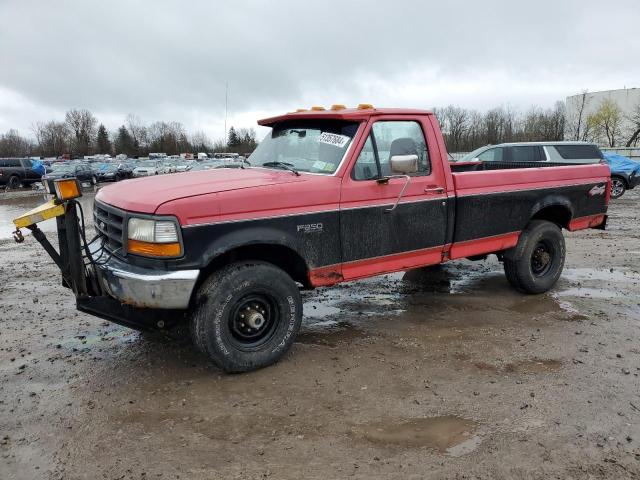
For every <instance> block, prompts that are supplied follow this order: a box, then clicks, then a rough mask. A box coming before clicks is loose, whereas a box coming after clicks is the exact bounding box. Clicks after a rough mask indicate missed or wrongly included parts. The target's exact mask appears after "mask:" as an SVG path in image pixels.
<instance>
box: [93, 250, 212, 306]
mask: <svg viewBox="0 0 640 480" xmlns="http://www.w3.org/2000/svg"><path fill="white" fill-rule="evenodd" d="M89 248H90V251H91V254H92V257H93V258H94V260H95V261H96V262H98V263H101V262H103V261H104V259H105V257H107V256H108V254H107V253H106V252H105V253H104V254H103V255H102V259H100V258H99V256H100V255H99V253H97V252H98V251H99V249H100V240H99V239H98V240H95V241H94V242H93V243H91V245H90V246H89ZM96 273H97V275H98V279H99V281H100V284H101V286H102V288H103V289H104V290H105V291H106V293H107V294H108V295H109V296H111V297H113V298H115V299H116V300H119V301H120V302H122V303H125V304H127V305H132V306H134V307H139V308H161V309H186V308H188V307H189V300H190V299H191V293H192V292H193V288H194V287H195V284H196V281H197V280H198V275H199V274H200V270H175V271H158V270H153V269H148V268H142V267H137V266H134V265H131V264H128V263H125V262H123V261H122V260H120V259H118V258H116V257H111V258H109V259H108V260H107V261H106V262H105V263H104V264H102V265H98V266H97V267H96Z"/></svg>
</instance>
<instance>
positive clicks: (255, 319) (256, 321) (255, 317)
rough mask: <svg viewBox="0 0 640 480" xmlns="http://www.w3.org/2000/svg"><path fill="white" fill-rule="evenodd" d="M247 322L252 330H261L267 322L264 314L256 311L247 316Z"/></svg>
mask: <svg viewBox="0 0 640 480" xmlns="http://www.w3.org/2000/svg"><path fill="white" fill-rule="evenodd" d="M246 320H247V325H249V326H250V327H251V328H260V327H262V325H264V322H265V319H264V315H263V314H262V312H258V311H255V310H253V311H251V313H249V314H248V315H247V316H246Z"/></svg>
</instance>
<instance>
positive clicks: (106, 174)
mask: <svg viewBox="0 0 640 480" xmlns="http://www.w3.org/2000/svg"><path fill="white" fill-rule="evenodd" d="M96 178H97V179H98V181H99V182H118V181H120V180H123V179H125V178H127V176H126V173H125V172H124V171H121V170H120V168H119V166H118V165H117V164H115V163H103V164H101V165H99V166H98V167H97V169H96Z"/></svg>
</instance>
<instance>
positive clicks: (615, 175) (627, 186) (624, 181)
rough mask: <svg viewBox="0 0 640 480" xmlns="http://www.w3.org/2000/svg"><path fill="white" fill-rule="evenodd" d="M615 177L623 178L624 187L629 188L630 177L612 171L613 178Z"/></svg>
mask: <svg viewBox="0 0 640 480" xmlns="http://www.w3.org/2000/svg"><path fill="white" fill-rule="evenodd" d="M613 178H618V179H620V180H622V183H624V188H627V189H628V188H629V181H628V179H626V178H625V177H624V175H621V174H619V173H612V174H611V179H613Z"/></svg>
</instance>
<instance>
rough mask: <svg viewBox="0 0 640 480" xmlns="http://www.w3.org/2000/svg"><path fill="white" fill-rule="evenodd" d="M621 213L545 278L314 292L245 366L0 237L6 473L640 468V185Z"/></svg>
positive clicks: (327, 475) (494, 276) (558, 472)
mask: <svg viewBox="0 0 640 480" xmlns="http://www.w3.org/2000/svg"><path fill="white" fill-rule="evenodd" d="M14 204H15V202H14ZM3 208H5V207H3V205H2V200H0V211H2V209H3ZM610 213H611V217H610V219H609V229H608V230H607V231H606V232H602V231H597V230H591V231H585V232H576V233H568V234H567V235H566V236H567V250H568V258H567V263H566V267H565V271H564V274H563V276H562V278H561V280H560V281H559V283H558V285H557V286H556V288H554V290H553V291H552V292H550V293H548V294H545V295H539V296H525V295H521V294H518V293H515V292H514V291H512V290H511V289H510V288H509V286H508V284H507V282H506V280H505V278H504V275H503V273H502V268H501V265H500V264H499V263H498V262H497V261H495V260H493V259H490V260H487V261H484V262H478V263H471V262H460V263H452V264H449V265H447V266H445V267H444V268H443V269H442V271H440V272H432V274H430V275H427V276H425V275H420V274H419V273H418V274H416V273H415V272H412V273H411V274H408V275H406V276H404V275H402V274H395V275H389V276H384V277H380V278H376V279H371V280H367V281H362V282H359V283H351V284H345V285H340V286H337V287H335V288H330V289H324V290H318V291H316V292H310V293H306V294H305V300H306V302H305V320H304V324H303V328H302V332H301V334H300V336H299V338H298V341H297V343H296V344H295V345H294V347H293V349H292V351H291V352H290V353H289V354H288V355H287V356H286V358H285V359H284V360H283V361H281V362H279V363H278V364H277V365H275V366H273V367H270V368H267V369H263V370H260V371H257V372H254V373H249V374H243V375H224V374H222V373H221V372H220V371H219V370H217V369H216V368H215V367H214V366H212V365H211V364H210V363H209V362H208V361H207V359H206V358H204V357H203V356H201V355H200V354H198V353H196V352H195V350H194V349H193V348H192V347H191V345H190V344H189V343H188V341H187V340H186V339H185V338H184V337H180V336H179V335H178V336H175V337H176V338H166V337H163V336H154V335H149V334H144V335H143V334H139V333H137V332H134V331H132V330H128V329H126V328H124V327H119V326H116V325H112V324H109V323H106V322H104V321H102V320H100V319H97V318H94V317H91V316H88V315H84V314H81V313H78V312H76V311H75V309H74V302H73V298H72V297H71V296H70V295H69V292H68V291H66V290H65V289H64V288H62V287H61V286H60V285H59V278H58V275H57V274H56V269H55V268H54V266H53V264H52V262H51V261H50V260H48V258H47V257H46V256H45V254H44V253H43V251H42V250H41V249H40V248H39V246H38V245H37V244H36V243H35V242H34V240H33V239H31V238H28V239H27V241H26V242H25V243H24V244H23V245H20V246H18V245H16V244H14V243H13V242H12V241H10V240H0V259H1V263H0V266H1V268H0V437H1V438H0V478H1V479H14V478H15V479H40V478H43V479H49V478H53V479H57V478H64V479H80V478H82V479H84V478H86V479H101V478H106V479H120V478H136V479H175V478H183V479H184V478H188V479H205V478H206V479H211V478H225V479H231V478H250V479H257V478H260V479H262V478H275V479H281V478H288V479H300V478H311V479H313V478H318V479H333V478H349V477H354V478H392V479H393V478H397V479H414V478H415V479H418V478H460V479H462V478H483V479H502V478H518V479H521V478H524V479H527V478H540V479H542V478H544V479H547V478H580V479H583V478H598V479H600V478H610V479H621V478H635V477H638V476H639V475H640V381H639V377H638V375H639V374H640V345H639V342H638V341H639V340H640V295H639V294H640V231H639V225H640V222H639V219H640V192H631V193H627V194H626V195H625V196H624V197H623V198H622V199H620V200H618V201H615V202H614V203H613V205H612V206H611V210H610ZM0 216H1V215H0Z"/></svg>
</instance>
